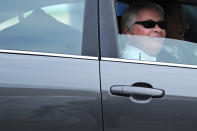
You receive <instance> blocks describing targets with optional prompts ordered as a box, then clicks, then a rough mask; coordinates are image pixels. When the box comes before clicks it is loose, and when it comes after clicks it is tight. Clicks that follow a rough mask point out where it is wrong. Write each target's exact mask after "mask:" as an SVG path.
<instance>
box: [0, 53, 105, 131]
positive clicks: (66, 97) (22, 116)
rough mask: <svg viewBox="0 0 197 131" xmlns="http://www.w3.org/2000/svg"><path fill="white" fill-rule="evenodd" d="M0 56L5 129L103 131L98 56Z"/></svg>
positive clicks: (2, 125)
mask: <svg viewBox="0 0 197 131" xmlns="http://www.w3.org/2000/svg"><path fill="white" fill-rule="evenodd" d="M0 59H1V63H0V72H1V76H0V87H1V88H0V101H1V105H0V119H1V121H0V129H1V130H40V131H43V130H47V131H48V130H65V129H66V130H70V131H74V130H80V129H82V130H89V131H93V130H95V131H98V130H101V128H102V124H101V123H102V121H101V119H102V118H101V116H102V115H101V114H102V112H101V105H100V87H99V72H98V69H99V67H98V66H99V64H98V61H97V60H86V59H76V58H74V59H72V58H60V57H50V56H34V55H22V54H2V53H1V54H0ZM87 123H89V124H87Z"/></svg>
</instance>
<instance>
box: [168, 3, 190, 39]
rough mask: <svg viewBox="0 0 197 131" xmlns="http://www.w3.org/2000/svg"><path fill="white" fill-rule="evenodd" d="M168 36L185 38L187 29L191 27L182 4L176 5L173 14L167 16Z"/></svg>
mask: <svg viewBox="0 0 197 131" xmlns="http://www.w3.org/2000/svg"><path fill="white" fill-rule="evenodd" d="M167 22H168V25H167V37H168V38H173V39H179V40H184V35H185V31H186V29H187V28H189V26H188V24H187V22H186V20H185V16H184V11H183V8H182V7H181V6H180V5H176V6H174V9H173V12H172V13H171V15H168V16H167Z"/></svg>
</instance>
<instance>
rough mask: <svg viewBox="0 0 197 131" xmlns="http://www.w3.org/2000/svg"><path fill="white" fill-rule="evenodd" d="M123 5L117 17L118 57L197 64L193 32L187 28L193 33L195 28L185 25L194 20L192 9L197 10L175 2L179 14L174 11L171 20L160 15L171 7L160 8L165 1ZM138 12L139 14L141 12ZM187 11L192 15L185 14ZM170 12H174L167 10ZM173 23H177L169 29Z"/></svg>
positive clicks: (196, 50)
mask: <svg viewBox="0 0 197 131" xmlns="http://www.w3.org/2000/svg"><path fill="white" fill-rule="evenodd" d="M174 2H175V1H174ZM118 3H121V2H117V3H116V6H117V5H118ZM124 4H127V7H126V9H124V10H126V11H125V12H124V13H123V14H122V15H121V18H120V16H117V20H118V24H119V25H118V27H119V33H120V34H118V35H117V36H118V37H117V40H118V47H119V58H123V59H132V60H140V61H153V62H165V63H175V64H188V65H197V41H195V38H196V37H195V34H196V33H191V30H192V31H193V32H195V31H196V28H193V29H192V28H189V27H190V26H189V25H190V23H191V21H192V22H195V20H197V19H196V18H195V15H193V14H194V13H195V11H194V10H197V7H196V6H193V5H191V6H190V5H182V3H176V2H175V3H174V6H176V8H174V9H176V13H178V14H179V15H178V14H177V15H176V16H177V18H175V19H173V20H172V19H169V18H168V20H167V19H164V18H166V17H163V16H165V15H166V14H170V12H166V9H168V11H173V10H174V9H173V10H171V9H170V7H166V8H163V7H164V6H167V5H168V6H169V3H167V4H164V3H161V2H157V3H156V2H155V3H153V2H149V1H148V2H140V3H138V2H134V3H129V2H128V3H124ZM170 6H172V5H170ZM194 7H195V9H194ZM119 8H120V7H119ZM119 8H117V9H116V11H117V15H119V14H120V13H118V9H119ZM124 8H125V6H124ZM160 8H161V9H160ZM183 9H184V10H183ZM162 10H163V11H162ZM132 11H133V12H132ZM183 11H184V13H183ZM162 12H163V13H162ZM181 12H182V14H181ZM129 13H130V14H131V15H130V14H129ZM135 13H136V14H135ZM142 13H143V15H141V14H142ZM162 14H163V15H162ZM180 14H181V15H180ZM184 14H185V16H184ZM189 14H190V16H193V17H189V16H187V15H189ZM171 15H175V14H173V13H172V12H171ZM179 16H180V17H179ZM169 17H170V16H169ZM188 18H189V19H188ZM120 19H121V20H120ZM170 20H171V21H170ZM165 23H166V24H165ZM175 23H176V24H177V26H176V28H173V29H172V27H173V24H175ZM178 24H179V25H178ZM120 25H121V26H120ZM194 27H195V26H194ZM187 30H189V31H187ZM194 30H195V31H194Z"/></svg>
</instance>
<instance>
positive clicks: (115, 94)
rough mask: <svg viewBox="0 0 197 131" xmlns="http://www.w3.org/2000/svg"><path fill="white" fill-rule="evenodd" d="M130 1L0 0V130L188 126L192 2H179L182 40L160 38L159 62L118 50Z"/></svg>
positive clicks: (126, 130) (193, 113)
mask: <svg viewBox="0 0 197 131" xmlns="http://www.w3.org/2000/svg"><path fill="white" fill-rule="evenodd" d="M133 2H134V3H135V2H137V0H40V1H37V0H34V1H33V0H16V1H13V0H2V4H1V5H0V130H1V131H132V130H133V131H144V130H146V131H158V130H159V131H186V130H187V131H196V129H197V124H196V122H197V37H196V34H197V32H196V29H197V25H196V22H197V6H196V4H197V1H196V0H179V1H178V2H179V3H180V4H181V6H182V7H183V9H184V11H185V16H186V20H187V21H188V24H189V26H190V27H189V29H188V30H187V32H186V33H187V34H186V35H185V37H187V38H186V39H185V40H177V39H171V38H158V39H159V40H162V41H164V40H165V42H164V44H163V45H162V50H161V52H160V54H159V55H158V57H160V59H159V60H158V61H157V60H156V61H152V60H148V59H147V60H146V59H144V60H141V59H133V58H131V57H129V56H128V57H123V56H121V53H122V52H123V53H124V47H125V45H126V43H125V42H124V40H125V35H124V34H121V32H120V29H119V26H120V22H119V19H120V17H121V15H122V14H121V11H120V9H119V8H121V10H122V8H125V7H126V6H125V5H127V6H130V5H131V4H132V3H133ZM159 2H162V0H160V1H159ZM123 10H126V9H123ZM123 12H124V11H123ZM131 37H132V40H135V39H140V40H144V42H146V40H147V37H142V36H136V37H135V38H134V37H133V36H131ZM126 39H128V37H126ZM126 46H130V45H126ZM163 50H167V53H162V51H163ZM129 53H132V52H129ZM156 57H157V56H156ZM171 58H174V59H171Z"/></svg>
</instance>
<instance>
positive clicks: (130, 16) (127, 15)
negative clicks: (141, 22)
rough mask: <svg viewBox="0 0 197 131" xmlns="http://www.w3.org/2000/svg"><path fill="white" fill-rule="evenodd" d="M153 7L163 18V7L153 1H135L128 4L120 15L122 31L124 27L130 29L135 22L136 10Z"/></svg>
mask: <svg viewBox="0 0 197 131" xmlns="http://www.w3.org/2000/svg"><path fill="white" fill-rule="evenodd" d="M147 8H151V9H155V10H157V11H158V12H159V13H160V16H161V19H162V20H164V10H163V8H162V7H161V6H160V5H158V4H156V3H153V2H137V3H134V4H133V5H132V6H130V7H129V8H128V9H127V10H126V11H125V12H124V14H123V16H122V17H121V31H122V33H124V28H125V27H126V28H128V30H129V31H131V29H132V27H133V25H134V24H135V22H136V15H137V12H138V11H139V10H141V9H147Z"/></svg>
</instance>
